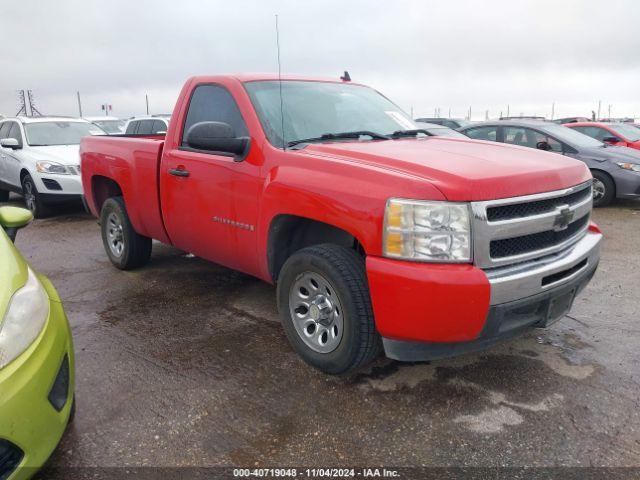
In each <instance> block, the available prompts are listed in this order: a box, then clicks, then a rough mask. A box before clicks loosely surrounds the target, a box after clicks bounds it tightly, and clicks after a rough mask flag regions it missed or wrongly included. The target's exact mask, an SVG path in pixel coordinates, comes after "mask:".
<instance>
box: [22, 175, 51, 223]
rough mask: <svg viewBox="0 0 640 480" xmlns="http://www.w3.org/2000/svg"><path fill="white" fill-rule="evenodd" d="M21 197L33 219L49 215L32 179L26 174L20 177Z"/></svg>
mask: <svg viewBox="0 0 640 480" xmlns="http://www.w3.org/2000/svg"><path fill="white" fill-rule="evenodd" d="M22 196H23V197H24V203H25V205H26V207H27V208H28V209H29V210H31V213H32V214H33V217H34V218H43V217H46V216H47V215H48V214H49V208H48V207H47V205H45V203H44V201H43V200H42V195H40V192H38V189H37V188H36V184H35V182H34V181H33V178H31V175H29V174H28V173H27V174H26V175H25V176H24V177H22Z"/></svg>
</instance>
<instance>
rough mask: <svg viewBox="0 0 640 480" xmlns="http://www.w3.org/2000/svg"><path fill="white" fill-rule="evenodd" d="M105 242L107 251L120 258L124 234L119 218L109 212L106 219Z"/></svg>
mask: <svg viewBox="0 0 640 480" xmlns="http://www.w3.org/2000/svg"><path fill="white" fill-rule="evenodd" d="M107 240H108V244H109V250H111V253H112V254H113V255H115V256H116V257H121V256H122V252H123V251H124V233H123V231H122V222H121V221H120V217H119V216H118V215H116V214H115V213H114V212H111V213H110V214H109V216H108V217H107Z"/></svg>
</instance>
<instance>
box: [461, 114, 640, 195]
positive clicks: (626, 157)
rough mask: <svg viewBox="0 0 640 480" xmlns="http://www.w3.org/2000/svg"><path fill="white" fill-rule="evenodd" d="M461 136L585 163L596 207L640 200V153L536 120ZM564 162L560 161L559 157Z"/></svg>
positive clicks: (483, 127) (480, 127) (489, 125)
mask: <svg viewBox="0 0 640 480" xmlns="http://www.w3.org/2000/svg"><path fill="white" fill-rule="evenodd" d="M461 132H462V133H464V134H465V135H468V136H469V137H471V138H475V139H478V140H489V141H493V142H502V143H508V144H511V145H519V146H522V147H529V148H537V149H539V150H545V151H549V152H554V153H558V154H561V155H565V156H567V157H573V158H577V159H579V160H582V161H583V162H585V163H586V164H587V166H588V167H589V168H590V169H591V173H592V175H593V203H594V205H595V206H597V207H601V206H604V205H608V204H610V203H611V202H612V201H613V200H614V199H615V198H640V152H637V151H636V150H632V149H630V148H620V147H612V146H609V145H607V144H605V143H603V142H600V141H598V140H596V139H594V138H591V137H589V136H587V135H584V134H582V133H580V132H578V131H576V130H574V129H571V128H567V126H565V125H558V124H556V123H552V122H541V121H536V120H528V121H527V120H519V121H514V120H511V121H499V122H483V123H479V124H476V125H473V126H472V127H468V128H463V129H461ZM558 160H560V157H558Z"/></svg>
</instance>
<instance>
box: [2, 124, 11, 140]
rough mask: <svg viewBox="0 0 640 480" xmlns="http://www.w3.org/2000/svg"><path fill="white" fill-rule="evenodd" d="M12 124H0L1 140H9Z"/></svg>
mask: <svg viewBox="0 0 640 480" xmlns="http://www.w3.org/2000/svg"><path fill="white" fill-rule="evenodd" d="M11 123H12V122H3V123H2V124H0V140H1V139H4V138H7V136H8V135H9V130H11Z"/></svg>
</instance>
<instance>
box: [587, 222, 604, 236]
mask: <svg viewBox="0 0 640 480" xmlns="http://www.w3.org/2000/svg"><path fill="white" fill-rule="evenodd" d="M589 231H590V232H593V233H600V234H602V230H600V227H599V226H598V224H597V223H596V222H594V221H593V220H591V221H589Z"/></svg>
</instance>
